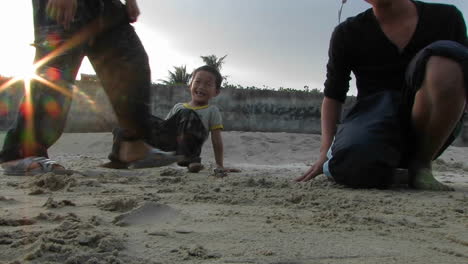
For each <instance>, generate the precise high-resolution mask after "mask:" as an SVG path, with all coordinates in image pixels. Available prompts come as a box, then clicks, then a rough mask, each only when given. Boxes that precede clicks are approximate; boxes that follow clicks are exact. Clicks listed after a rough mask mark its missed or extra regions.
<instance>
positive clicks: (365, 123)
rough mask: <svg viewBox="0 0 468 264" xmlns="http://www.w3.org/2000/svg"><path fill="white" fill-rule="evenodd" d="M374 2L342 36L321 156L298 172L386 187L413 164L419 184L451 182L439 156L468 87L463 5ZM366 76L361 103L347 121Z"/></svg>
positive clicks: (336, 36) (334, 41)
mask: <svg viewBox="0 0 468 264" xmlns="http://www.w3.org/2000/svg"><path fill="white" fill-rule="evenodd" d="M365 1H366V2H368V3H369V4H370V5H371V6H372V8H370V9H368V10H367V11H364V12H363V13H361V14H358V15H357V16H355V17H351V18H349V19H347V20H346V21H344V22H343V23H341V24H340V25H338V26H337V27H336V28H335V30H334V32H333V35H332V38H331V42H330V49H329V60H328V64H327V79H326V82H325V90H324V93H325V98H324V99H323V104H322V143H321V149H320V156H319V159H318V160H317V161H316V162H315V164H313V165H312V166H311V167H310V168H309V170H307V172H305V173H304V174H303V175H302V176H301V177H298V178H297V179H296V181H299V182H303V181H308V180H310V179H313V178H314V177H316V176H317V175H320V174H322V173H325V174H326V175H328V176H330V177H333V178H334V179H335V181H336V182H337V183H340V184H344V185H346V186H349V187H355V188H386V187H388V186H390V185H391V184H392V183H395V180H396V179H395V177H394V176H395V173H394V172H395V169H396V168H407V169H408V176H409V178H408V179H407V180H408V183H409V185H410V186H411V187H413V188H416V189H423V190H451V189H452V188H451V187H449V186H446V185H444V184H442V183H440V182H439V181H437V180H436V179H435V177H434V175H433V172H432V167H431V164H432V160H434V159H435V158H437V157H438V156H439V155H440V154H441V153H442V152H443V151H444V150H445V149H446V148H447V147H448V145H450V144H451V142H452V141H453V140H454V138H455V137H456V135H457V133H458V132H459V128H460V127H461V125H462V120H463V117H462V116H463V113H464V111H466V110H465V108H466V104H467V95H468V84H467V80H468V49H467V46H468V41H467V35H466V25H465V21H464V18H463V16H462V14H461V12H460V11H459V10H458V9H457V8H456V7H455V6H453V5H445V4H437V3H425V2H421V1H413V0H365ZM351 72H353V73H354V75H355V77H356V85H357V90H358V95H357V103H356V105H355V106H353V108H352V109H351V110H350V111H349V113H348V114H347V115H346V116H345V118H344V119H343V121H342V123H341V124H340V125H339V126H337V123H338V120H339V119H340V113H341V109H342V104H343V102H344V101H345V98H346V94H347V91H348V89H349V80H350V73H351Z"/></svg>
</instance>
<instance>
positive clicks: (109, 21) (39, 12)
mask: <svg viewBox="0 0 468 264" xmlns="http://www.w3.org/2000/svg"><path fill="white" fill-rule="evenodd" d="M32 4H33V11H34V34H35V42H34V46H35V47H36V57H35V62H36V65H37V74H38V75H39V76H40V77H41V78H43V81H41V82H39V81H37V80H34V81H33V82H32V84H31V102H32V112H28V111H20V112H19V113H18V117H17V120H16V121H15V123H14V124H13V126H12V127H11V128H10V129H9V131H8V132H7V135H6V138H5V142H4V145H3V149H2V151H1V152H0V163H3V164H2V167H3V168H4V173H5V174H13V175H29V174H34V173H40V172H48V171H53V172H56V173H68V172H69V171H68V170H65V168H64V167H63V166H61V165H59V164H58V163H57V162H55V161H53V160H50V159H49V155H48V152H47V150H48V148H49V147H50V146H52V145H53V144H54V143H55V142H56V141H57V140H58V139H59V137H60V136H61V134H62V132H63V129H64V126H65V121H66V117H67V114H68V111H69V108H70V104H71V94H72V89H73V83H74V81H75V77H76V74H77V72H78V69H79V66H80V64H81V61H82V59H83V58H84V56H88V58H89V60H90V61H91V64H92V65H93V67H94V69H95V71H96V74H97V76H98V77H99V79H100V81H101V83H102V86H103V88H104V90H105V92H106V93H107V95H108V97H109V99H110V102H111V104H112V106H113V109H114V111H115V113H116V116H117V120H118V122H119V125H120V127H122V129H123V130H124V132H123V133H122V135H123V137H122V140H123V141H122V144H120V149H119V150H118V151H117V153H114V154H115V156H114V157H113V158H114V159H117V160H119V161H121V162H122V163H127V164H128V165H129V166H131V167H135V168H139V167H153V166H163V165H167V164H170V163H173V162H176V161H178V158H177V157H176V156H174V155H172V154H170V153H166V152H163V151H160V150H158V149H154V148H152V147H150V146H149V145H147V144H146V143H145V142H144V141H143V139H144V138H146V137H147V136H146V133H148V131H150V129H149V121H148V120H149V116H150V109H149V101H148V100H149V98H150V96H149V92H150V91H149V88H150V85H151V76H150V68H149V62H148V56H147V54H146V51H145V49H144V47H143V45H142V43H141V42H140V39H139V38H138V35H137V34H136V32H135V30H134V28H133V27H132V26H131V25H130V23H133V22H135V21H136V20H137V18H138V16H139V14H140V11H139V8H138V5H137V2H136V0H126V4H125V5H124V4H122V3H121V2H120V1H113V0H32ZM52 88H54V89H52ZM51 102H52V103H53V104H54V105H55V106H56V107H55V108H54V109H55V110H56V111H50V107H48V105H49V104H50V103H51ZM24 103H25V101H23V104H24ZM29 114H30V115H29ZM31 124H32V125H31Z"/></svg>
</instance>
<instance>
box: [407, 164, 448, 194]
mask: <svg viewBox="0 0 468 264" xmlns="http://www.w3.org/2000/svg"><path fill="white" fill-rule="evenodd" d="M410 179H411V181H410V186H411V187H412V188H415V189H418V190H429V191H453V190H454V189H453V188H452V187H450V186H447V185H445V184H442V183H440V182H439V181H437V180H436V179H435V178H434V175H433V174H432V170H431V169H430V168H419V169H412V170H410Z"/></svg>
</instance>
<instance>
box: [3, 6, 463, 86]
mask: <svg viewBox="0 0 468 264" xmlns="http://www.w3.org/2000/svg"><path fill="white" fill-rule="evenodd" d="M137 2H138V4H139V7H140V10H141V15H140V17H139V19H138V22H137V23H135V24H134V26H135V29H136V31H137V33H138V35H139V36H140V38H141V40H142V42H143V45H144V46H145V49H146V51H147V53H148V55H149V60H150V66H151V70H152V80H153V81H154V82H158V80H160V79H166V78H167V76H168V70H173V67H174V66H181V65H186V66H187V70H190V71H191V70H193V69H194V68H196V67H198V66H201V65H202V64H203V62H202V60H201V59H200V56H201V55H211V54H215V55H217V56H218V57H221V56H224V55H228V56H227V57H226V59H225V64H224V66H223V70H222V74H223V75H227V76H229V77H228V82H229V83H231V84H239V85H242V86H257V87H259V88H264V87H268V88H279V87H285V88H294V89H302V88H304V86H308V87H310V88H311V89H312V88H318V89H320V90H322V89H323V82H324V80H325V66H326V63H327V58H328V56H327V52H328V44H329V39H330V35H331V32H332V31H333V29H334V27H335V26H336V25H337V23H338V9H339V8H340V5H341V0H139V1H137ZM425 2H440V3H449V4H453V5H455V6H457V7H458V8H459V9H460V11H461V12H462V13H463V14H464V16H465V17H467V16H468V1H467V0H451V1H449V0H437V1H431V0H427V1H425ZM369 7H370V6H369V4H367V3H366V2H365V1H364V0H348V3H347V4H346V5H345V6H344V8H343V13H342V20H344V19H346V17H349V16H354V15H356V14H358V13H360V12H362V11H364V10H366V9H368V8H369ZM465 20H466V19H465ZM0 25H2V29H1V32H2V41H1V42H0V75H3V76H18V75H21V74H23V73H24V71H25V69H30V67H29V66H30V65H31V63H32V59H33V57H34V49H33V48H32V47H31V46H30V43H32V42H33V22H32V7H31V1H30V0H15V1H9V2H8V7H4V8H3V12H2V15H1V16H0ZM80 72H82V73H94V71H93V69H92V67H91V65H90V64H89V62H87V61H86V60H85V61H84V62H83V64H82V67H81V71H80ZM351 87H352V88H351V93H355V88H354V85H353V83H351Z"/></svg>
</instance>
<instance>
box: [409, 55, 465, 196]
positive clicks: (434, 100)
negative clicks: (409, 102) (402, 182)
mask: <svg viewBox="0 0 468 264" xmlns="http://www.w3.org/2000/svg"><path fill="white" fill-rule="evenodd" d="M465 98H466V92H465V87H464V79H463V72H462V69H461V67H460V65H459V64H458V63H457V62H455V61H453V60H451V59H448V58H445V57H438V56H433V57H431V58H430V59H429V61H428V63H427V66H426V76H425V79H424V81H423V84H422V86H421V88H420V89H419V91H418V92H417V93H416V98H415V102H414V106H413V110H412V125H413V129H414V132H415V135H416V139H417V149H416V151H415V154H414V156H413V160H412V161H411V162H410V166H409V176H410V184H411V185H412V187H414V188H416V189H424V190H442V191H447V190H452V188H451V187H449V186H446V185H444V184H442V183H440V182H438V181H437V180H436V179H435V178H434V176H433V174H432V166H431V165H432V160H433V159H434V158H435V155H436V154H437V152H438V150H439V149H440V148H441V147H442V146H443V144H444V143H445V141H446V139H447V138H448V136H449V135H450V133H451V132H452V131H453V129H454V128H455V125H456V123H457V122H458V120H460V118H461V115H462V113H463V110H464V107H465V100H466V99H465Z"/></svg>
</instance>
